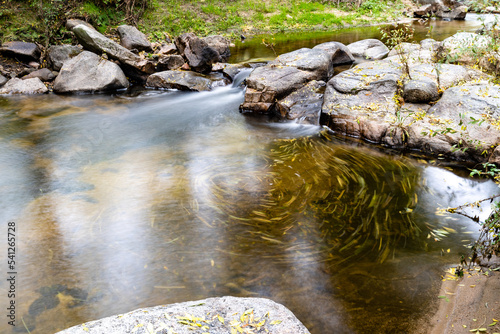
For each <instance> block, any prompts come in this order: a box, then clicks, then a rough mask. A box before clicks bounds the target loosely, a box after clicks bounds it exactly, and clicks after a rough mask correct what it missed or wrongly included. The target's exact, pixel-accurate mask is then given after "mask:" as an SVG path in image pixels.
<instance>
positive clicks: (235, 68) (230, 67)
mask: <svg viewBox="0 0 500 334" xmlns="http://www.w3.org/2000/svg"><path fill="white" fill-rule="evenodd" d="M242 68H243V66H241V65H234V64H228V63H216V64H214V65H213V66H212V70H213V71H220V72H222V73H223V74H224V76H225V77H226V78H228V79H229V80H231V81H233V80H234V78H235V77H236V75H237V74H238V73H240V72H241V69H242Z"/></svg>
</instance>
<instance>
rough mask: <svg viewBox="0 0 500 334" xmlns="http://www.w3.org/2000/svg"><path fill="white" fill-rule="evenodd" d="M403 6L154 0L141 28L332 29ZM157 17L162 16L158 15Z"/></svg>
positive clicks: (383, 17)
mask: <svg viewBox="0 0 500 334" xmlns="http://www.w3.org/2000/svg"><path fill="white" fill-rule="evenodd" d="M402 11H403V5H402V2H401V0H394V1H388V0H381V1H379V0H365V1H364V3H363V4H362V5H361V6H360V7H359V8H349V7H346V6H345V5H341V6H337V5H336V2H335V1H332V2H326V3H322V2H320V1H311V0H299V1H293V0H266V1H251V0H205V1H203V2H201V1H195V0H182V1H181V0H153V6H152V7H151V8H150V9H149V10H148V11H147V12H146V14H145V15H144V16H143V19H142V21H141V23H140V29H141V30H143V31H145V32H146V33H147V34H150V35H153V36H161V34H154V32H158V31H161V32H163V33H167V34H169V35H170V36H177V35H179V34H182V33H184V32H193V33H195V34H199V35H209V34H223V35H228V36H236V35H239V34H245V35H252V34H259V33H263V32H284V31H309V30H332V29H337V28H342V27H347V26H352V25H362V24H367V23H376V22H388V21H390V20H391V17H394V16H399V15H400V13H401V12H402ZM160 18H161V19H160Z"/></svg>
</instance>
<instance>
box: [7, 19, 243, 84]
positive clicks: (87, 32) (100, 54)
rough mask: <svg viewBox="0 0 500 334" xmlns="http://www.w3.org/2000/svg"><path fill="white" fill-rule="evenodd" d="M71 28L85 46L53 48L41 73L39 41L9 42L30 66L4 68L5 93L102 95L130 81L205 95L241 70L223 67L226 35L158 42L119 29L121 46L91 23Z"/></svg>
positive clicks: (10, 50)
mask: <svg viewBox="0 0 500 334" xmlns="http://www.w3.org/2000/svg"><path fill="white" fill-rule="evenodd" d="M66 26H67V28H68V29H70V30H71V31H72V32H73V34H74V35H75V37H76V39H77V40H78V42H79V43H80V44H81V45H78V46H75V45H53V46H50V47H49V48H48V49H47V50H45V54H46V57H45V58H46V63H44V64H46V66H45V65H44V68H41V69H39V67H40V61H41V59H40V57H41V54H42V50H41V48H40V47H39V46H38V45H37V44H34V43H25V42H18V41H13V42H7V43H4V44H3V45H2V46H1V47H0V53H1V54H2V55H3V56H4V57H10V58H14V59H16V60H19V61H21V62H23V63H25V64H27V65H26V68H25V69H23V70H22V71H20V72H17V73H16V72H15V71H11V72H10V73H9V72H8V71H6V70H5V69H4V68H3V67H0V94H16V93H20V94H36V93H46V92H48V91H49V87H53V91H54V92H55V93H72V92H98V91H108V90H118V89H126V88H128V87H129V85H130V81H133V82H136V83H139V84H143V85H146V86H148V87H154V88H164V89H181V90H195V91H204V90H210V89H212V88H213V87H216V86H219V85H225V84H228V83H230V82H231V81H232V79H234V76H235V75H236V74H237V72H238V70H239V68H238V67H236V66H234V65H229V64H226V63H223V62H224V61H226V60H227V58H228V57H229V55H230V51H229V46H230V42H229V40H227V39H226V38H224V37H222V36H208V37H205V38H199V37H197V36H195V35H194V34H192V33H186V34H183V35H181V36H179V37H177V38H175V40H174V41H173V42H172V41H171V40H170V39H169V40H167V42H166V43H164V44H152V43H150V42H149V41H148V40H147V38H146V36H145V35H144V34H143V33H142V32H140V31H139V30H138V29H137V28H135V27H133V26H129V25H122V26H119V27H118V28H117V32H118V35H119V38H120V43H118V42H116V41H114V40H113V39H111V38H108V37H106V36H104V35H103V34H101V33H100V32H98V31H97V30H95V29H94V28H93V27H92V26H91V25H89V24H88V23H86V22H84V21H81V20H76V19H71V20H68V21H67V24H66Z"/></svg>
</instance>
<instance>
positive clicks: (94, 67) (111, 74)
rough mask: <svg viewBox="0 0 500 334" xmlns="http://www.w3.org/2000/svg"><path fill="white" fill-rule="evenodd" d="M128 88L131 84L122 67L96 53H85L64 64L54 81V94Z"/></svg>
mask: <svg viewBox="0 0 500 334" xmlns="http://www.w3.org/2000/svg"><path fill="white" fill-rule="evenodd" d="M128 86H129V82H128V80H127V78H126V77H125V74H124V73H123V71H122V70H121V68H120V66H118V65H117V64H115V63H113V62H111V61H108V60H105V59H102V58H101V57H99V56H98V55H96V54H95V53H92V52H89V51H83V52H82V53H80V54H79V55H78V56H76V57H74V58H71V59H69V60H67V61H66V62H65V63H64V65H63V67H62V68H61V71H60V72H59V75H58V76H57V78H56V80H55V81H54V92H57V93H71V92H96V91H106V90H115V89H122V88H128Z"/></svg>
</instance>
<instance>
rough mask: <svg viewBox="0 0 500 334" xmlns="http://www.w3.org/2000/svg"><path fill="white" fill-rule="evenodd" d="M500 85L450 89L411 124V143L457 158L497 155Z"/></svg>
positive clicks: (417, 146)
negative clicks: (422, 116) (421, 116)
mask: <svg viewBox="0 0 500 334" xmlns="http://www.w3.org/2000/svg"><path fill="white" fill-rule="evenodd" d="M499 117H500V87H499V86H493V85H463V86H456V87H451V88H449V89H447V90H446V91H445V92H444V93H443V96H442V97H441V99H439V101H438V102H437V103H436V104H435V105H434V106H433V107H432V108H430V109H429V111H428V112H427V115H426V117H425V118H423V119H422V120H420V121H418V122H414V123H413V124H411V125H410V126H409V128H408V132H409V140H408V146H409V147H411V148H419V149H422V148H424V149H425V150H426V151H427V152H433V153H436V154H444V155H447V156H452V157H454V158H457V159H468V160H470V159H473V160H476V161H485V160H488V159H491V158H494V155H493V151H494V149H495V148H496V147H497V146H498V145H499V143H500V128H499V126H498V119H499Z"/></svg>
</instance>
